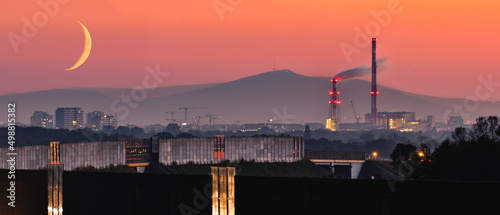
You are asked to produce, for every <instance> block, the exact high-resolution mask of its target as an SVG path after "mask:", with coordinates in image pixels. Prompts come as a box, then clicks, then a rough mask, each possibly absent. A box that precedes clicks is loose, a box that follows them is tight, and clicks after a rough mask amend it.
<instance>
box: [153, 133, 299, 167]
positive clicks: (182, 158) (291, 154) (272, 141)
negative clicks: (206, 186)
mask: <svg viewBox="0 0 500 215" xmlns="http://www.w3.org/2000/svg"><path fill="white" fill-rule="evenodd" d="M214 144H215V142H214V138H213V137H207V138H175V139H160V142H159V162H160V163H162V164H166V165H168V164H172V163H173V162H174V161H175V162H176V163H177V164H185V163H188V162H190V161H192V162H194V163H205V164H206V163H218V162H220V161H223V160H230V161H238V160H240V159H245V160H255V161H257V162H265V161H269V162H276V161H279V162H294V161H298V160H301V159H302V158H303V156H304V139H303V138H302V137H225V138H224V146H225V147H224V155H225V156H224V158H215V156H214V151H215V150H214Z"/></svg>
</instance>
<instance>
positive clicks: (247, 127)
mask: <svg viewBox="0 0 500 215" xmlns="http://www.w3.org/2000/svg"><path fill="white" fill-rule="evenodd" d="M263 127H267V126H266V124H264V123H253V124H244V125H242V126H241V129H240V131H241V132H249V131H250V132H257V131H260V129H262V128H263Z"/></svg>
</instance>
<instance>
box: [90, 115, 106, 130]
mask: <svg viewBox="0 0 500 215" xmlns="http://www.w3.org/2000/svg"><path fill="white" fill-rule="evenodd" d="M103 117H104V113H103V112H102V111H92V112H90V113H88V114H87V127H88V128H90V129H92V131H98V130H100V128H101V119H102V118H103Z"/></svg>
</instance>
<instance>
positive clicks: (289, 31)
mask: <svg viewBox="0 0 500 215" xmlns="http://www.w3.org/2000/svg"><path fill="white" fill-rule="evenodd" d="M215 2H218V1H215ZM220 2H222V3H223V4H221V5H224V4H225V5H227V4H228V3H225V2H224V1H220ZM25 5H31V6H28V7H25ZM96 5H99V6H96ZM219 6H220V5H219ZM229 8H231V10H229ZM493 8H494V7H491V4H489V3H488V2H487V1H484V2H483V3H474V4H472V3H469V2H464V1H459V2H454V4H449V3H445V2H425V1H404V0H402V1H375V2H372V1H370V2H366V3H364V4H357V3H348V2H323V1H314V2H288V1H272V2H269V1H252V2H249V1H241V3H240V4H237V5H228V7H227V8H226V9H228V10H227V11H224V10H223V12H221V10H220V8H219V9H216V7H215V6H214V4H213V2H210V1H209V2H202V3H200V2H196V3H193V2H192V1H182V2H173V1H166V2H164V1H158V2H152V3H142V4H141V5H136V4H134V3H132V2H128V1H120V2H118V1H99V4H96V2H95V1H85V2H76V1H69V2H68V3H66V4H59V5H58V8H57V11H56V10H55V9H54V8H52V9H51V10H52V11H55V13H53V14H52V15H53V16H52V15H50V14H49V15H48V16H47V17H48V21H47V24H45V25H40V26H41V27H36V29H37V32H36V33H35V34H34V35H33V36H32V37H31V38H26V39H27V41H28V42H27V43H21V44H19V45H17V46H16V47H17V49H18V52H15V48H14V46H13V45H12V42H11V40H10V38H9V37H4V40H2V41H1V42H0V43H2V45H3V46H4V47H8V49H6V50H5V51H4V52H2V53H0V57H1V59H2V60H1V61H2V63H3V64H4V65H5V67H4V68H5V70H6V71H11V72H9V73H6V74H5V75H6V78H7V79H9V80H12V81H10V82H7V83H5V86H6V87H5V88H3V89H2V91H0V94H7V93H20V92H28V91H35V90H48V89H54V88H72V87H93V88H103V87H110V88H133V87H135V86H137V85H138V84H140V80H141V79H142V78H143V77H144V75H146V74H147V71H146V69H145V68H146V67H147V66H152V67H154V66H155V65H160V66H161V67H160V68H161V71H162V72H168V73H169V75H168V77H167V78H165V79H164V80H163V81H162V82H160V83H158V84H159V86H174V85H191V84H203V83H221V82H228V81H232V80H237V79H239V78H243V77H247V76H252V75H256V74H260V73H262V72H266V71H271V70H272V68H273V57H274V56H276V67H277V69H285V68H288V69H291V70H292V71H294V72H296V73H299V74H303V75H307V76H313V77H331V76H334V75H336V74H337V73H340V72H342V71H344V70H347V69H350V68H354V67H357V66H360V65H368V64H369V63H370V47H369V45H366V46H363V45H361V46H359V44H358V45H356V42H355V39H359V38H358V36H359V35H361V34H366V36H367V37H377V38H379V39H380V41H381V42H380V44H379V46H380V48H379V50H378V51H379V56H380V57H381V58H382V57H387V58H388V60H387V64H388V65H387V68H386V71H385V72H383V73H381V74H380V76H379V84H380V85H384V86H388V87H392V88H395V89H400V90H404V91H408V92H412V93H417V94H424V95H434V96H438V97H454V98H465V97H467V96H470V95H473V94H474V93H475V90H476V88H477V86H478V85H480V84H481V83H482V81H481V79H482V80H483V81H484V80H486V81H487V82H493V83H494V84H497V83H498V82H497V80H498V78H496V77H495V75H494V74H493V73H494V72H495V69H494V68H495V66H494V63H495V59H494V55H491V53H493V52H495V51H496V50H495V48H496V47H498V45H499V44H498V43H499V41H498V40H496V39H495V38H494V35H495V33H496V32H497V30H496V29H498V28H495V23H491V22H489V21H488V20H495V16H496V15H495V13H494V11H493ZM4 10H5V11H2V15H0V16H1V17H2V20H3V21H2V22H3V23H2V24H3V25H2V26H3V27H1V28H0V31H1V32H2V33H3V34H4V35H9V33H14V34H17V35H20V36H23V33H22V31H23V26H24V25H25V21H23V20H25V19H24V18H26V19H27V20H28V22H33V17H36V14H39V13H38V12H40V11H42V12H44V10H43V8H42V7H41V6H40V5H39V4H38V1H23V2H15V3H14V2H13V3H11V4H9V5H8V6H7V7H5V8H4ZM96 14H98V15H96ZM221 14H222V15H221ZM374 14H375V15H374ZM387 14H389V15H390V19H388V18H387V17H384V15H387ZM40 20H42V19H40ZM76 20H79V21H81V22H82V23H84V24H85V25H86V26H87V28H88V30H89V32H90V34H91V35H92V40H93V47H92V53H91V54H90V56H89V58H88V59H87V61H86V62H85V63H84V64H83V65H82V66H81V67H80V68H78V69H76V70H74V71H69V72H64V69H66V68H68V67H70V66H71V65H73V64H74V63H75V62H76V60H77V59H78V57H79V56H80V54H81V51H82V49H83V43H84V37H83V34H82V32H81V28H80V26H79V24H78V23H77V22H76ZM384 20H385V21H384ZM42 21H43V20H42ZM42 24H43V23H42ZM366 26H368V27H369V28H368V29H370V26H371V27H372V28H371V30H374V31H375V30H377V29H378V30H379V32H375V33H376V34H367V33H366V28H365V27H366ZM377 27H378V28H377ZM357 29H359V31H361V33H359V31H358V30H357ZM369 31H370V30H369ZM363 38H364V36H363ZM361 41H362V40H361ZM358 42H359V41H358ZM346 44H347V45H346ZM348 45H351V46H352V47H354V48H352V47H351V48H348V49H345V50H350V51H355V52H353V53H351V54H345V53H343V51H342V48H341V47H344V48H345V47H349V46H348ZM345 50H344V51H345ZM436 50H439V51H436ZM349 59H350V60H349ZM23 62H30V63H29V64H26V63H23ZM40 80H43V81H40ZM21 82H22V83H25V84H23V85H19V84H16V83H21ZM457 84H460V85H461V87H460V88H457V87H456V86H457ZM449 89H453V90H449ZM483 90H484V89H483ZM485 92H487V91H485ZM484 100H486V101H498V100H500V95H498V94H497V95H495V93H492V94H491V96H489V97H488V98H486V99H484Z"/></svg>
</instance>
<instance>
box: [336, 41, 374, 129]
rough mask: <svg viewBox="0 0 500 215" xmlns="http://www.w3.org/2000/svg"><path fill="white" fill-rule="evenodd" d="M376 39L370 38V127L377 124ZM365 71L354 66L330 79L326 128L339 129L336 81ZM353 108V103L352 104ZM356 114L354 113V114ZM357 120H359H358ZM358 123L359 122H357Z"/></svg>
mask: <svg viewBox="0 0 500 215" xmlns="http://www.w3.org/2000/svg"><path fill="white" fill-rule="evenodd" d="M376 52H377V39H376V38H372V67H371V71H372V91H371V92H370V94H371V97H372V107H371V114H370V125H371V127H376V126H377V95H378V91H377V54H376ZM365 71H366V69H364V68H354V69H352V70H347V71H344V72H342V73H339V74H337V75H336V76H335V77H333V79H332V91H330V101H329V102H328V103H329V111H328V118H327V119H326V129H329V130H331V131H337V130H338V129H339V118H340V116H339V114H338V111H337V104H340V103H341V102H340V100H338V98H337V95H338V94H340V93H339V92H338V91H337V82H339V81H340V80H342V79H348V78H354V77H357V76H361V75H363V73H364V72H365ZM353 110H354V105H353ZM355 115H356V114H355ZM358 122H359V120H358ZM358 124H359V123H358Z"/></svg>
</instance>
